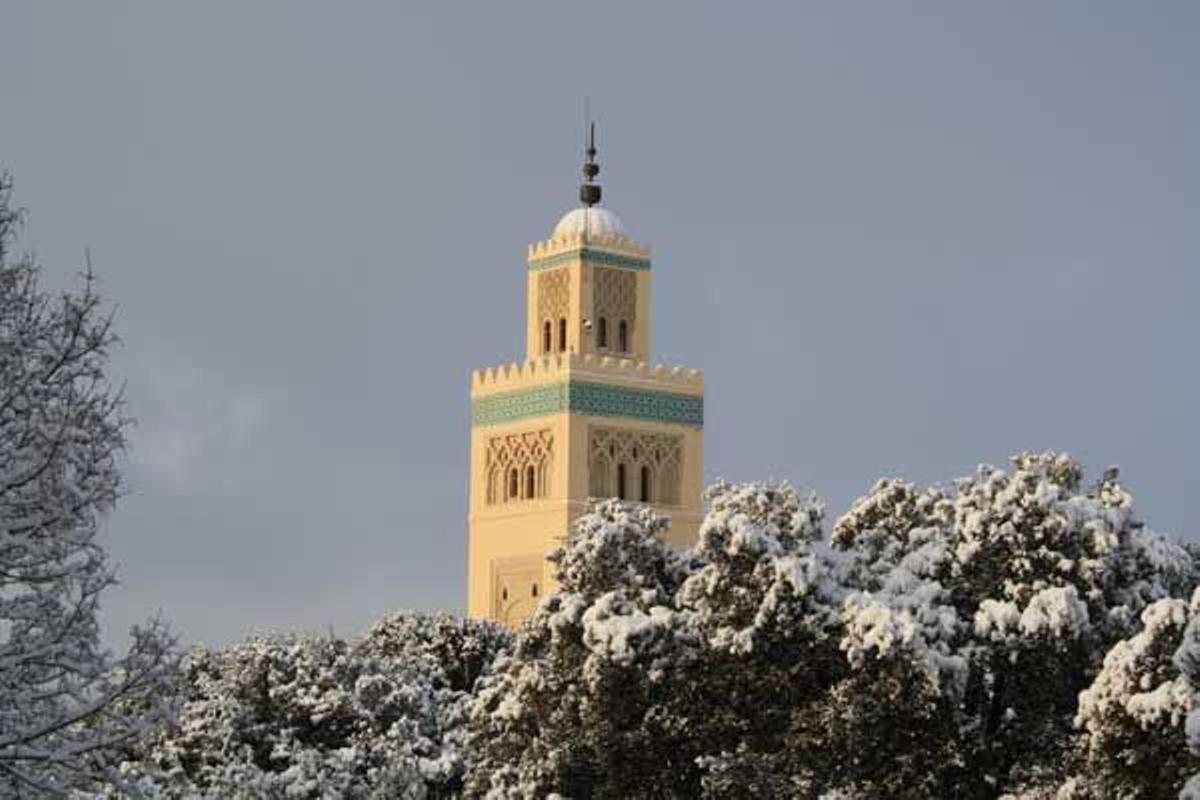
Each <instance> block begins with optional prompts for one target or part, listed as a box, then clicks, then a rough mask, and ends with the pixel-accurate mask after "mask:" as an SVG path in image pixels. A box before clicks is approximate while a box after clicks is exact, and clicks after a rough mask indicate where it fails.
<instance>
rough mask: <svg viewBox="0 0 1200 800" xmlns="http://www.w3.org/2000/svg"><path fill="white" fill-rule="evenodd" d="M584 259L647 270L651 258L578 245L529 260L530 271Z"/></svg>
mask: <svg viewBox="0 0 1200 800" xmlns="http://www.w3.org/2000/svg"><path fill="white" fill-rule="evenodd" d="M579 259H583V260H584V261H588V262H590V263H592V264H600V265H602V266H606V267H618V268H620V269H632V270H639V271H640V270H647V269H650V259H648V258H637V257H635V256H627V255H622V254H620V253H610V252H608V251H606V250H594V249H592V248H590V247H577V248H574V249H572V250H565V251H563V252H561V253H555V254H554V255H550V256H544V257H542V258H535V259H533V260H531V261H530V262H529V270H530V272H540V271H541V270H544V269H554V268H555V267H558V266H561V265H563V264H566V263H568V262H573V261H577V260H579Z"/></svg>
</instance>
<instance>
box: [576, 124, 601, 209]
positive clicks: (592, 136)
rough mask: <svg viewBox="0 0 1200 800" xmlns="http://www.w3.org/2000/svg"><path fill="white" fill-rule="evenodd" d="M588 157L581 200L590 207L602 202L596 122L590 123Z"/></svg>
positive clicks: (586, 149) (584, 168)
mask: <svg viewBox="0 0 1200 800" xmlns="http://www.w3.org/2000/svg"><path fill="white" fill-rule="evenodd" d="M584 153H585V154H586V156H587V158H586V160H585V161H584V162H583V185H582V186H580V187H579V200H580V202H582V203H583V204H584V205H585V206H587V207H588V208H591V207H592V206H594V205H596V204H597V203H599V202H600V184H598V183H595V180H596V176H597V175H599V174H600V165H599V164H597V163H596V123H595V122H589V123H588V135H587V147H586V148H585V150H584Z"/></svg>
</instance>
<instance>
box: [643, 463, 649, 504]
mask: <svg viewBox="0 0 1200 800" xmlns="http://www.w3.org/2000/svg"><path fill="white" fill-rule="evenodd" d="M642 502H643V503H649V502H650V468H649V467H642Z"/></svg>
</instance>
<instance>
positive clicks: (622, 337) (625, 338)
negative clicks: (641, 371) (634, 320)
mask: <svg viewBox="0 0 1200 800" xmlns="http://www.w3.org/2000/svg"><path fill="white" fill-rule="evenodd" d="M617 349H618V350H620V351H621V352H622V353H628V352H629V323H627V322H626V321H625V320H621V324H620V325H618V326H617Z"/></svg>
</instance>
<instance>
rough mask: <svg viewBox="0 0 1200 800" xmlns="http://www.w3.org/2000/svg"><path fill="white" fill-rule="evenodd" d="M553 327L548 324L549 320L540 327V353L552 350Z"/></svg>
mask: <svg viewBox="0 0 1200 800" xmlns="http://www.w3.org/2000/svg"><path fill="white" fill-rule="evenodd" d="M553 329H554V326H552V325H551V324H550V320H546V324H545V325H543V326H542V352H543V353H549V352H550V351H551V350H552V349H553V348H554V338H553V335H554V334H553Z"/></svg>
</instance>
